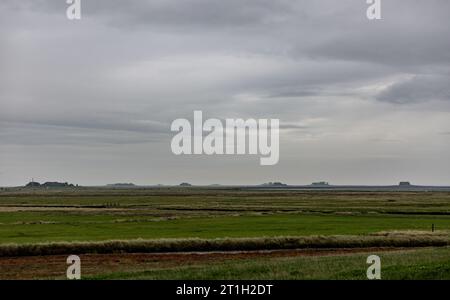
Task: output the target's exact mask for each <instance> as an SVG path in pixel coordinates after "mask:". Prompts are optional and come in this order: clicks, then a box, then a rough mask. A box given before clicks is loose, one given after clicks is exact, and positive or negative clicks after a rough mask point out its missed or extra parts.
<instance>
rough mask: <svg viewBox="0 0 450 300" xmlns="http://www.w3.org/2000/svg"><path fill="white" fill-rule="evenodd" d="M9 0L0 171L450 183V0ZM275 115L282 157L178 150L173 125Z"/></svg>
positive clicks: (91, 177) (4, 22) (199, 179)
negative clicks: (374, 2)
mask: <svg viewBox="0 0 450 300" xmlns="http://www.w3.org/2000/svg"><path fill="white" fill-rule="evenodd" d="M365 2H366V1H361V0H349V1H334V0H314V1H313V0H304V1H294V0H292V1H289V0H281V1H271V0H261V1H251V0H248V1H242V0H230V1H222V0H185V1H180V0H149V1H138V0H130V1H119V0H108V1H106V0H96V1H85V0H84V1H82V20H80V21H75V22H73V21H72V22H71V21H69V20H67V19H66V16H65V9H66V7H67V4H66V3H65V1H63V0H61V1H59V0H58V1H54V0H39V1H36V0H34V1H32V0H21V1H13V0H4V1H2V2H1V3H0V45H1V47H0V70H1V72H0V149H1V150H0V151H1V152H0V167H1V170H0V185H17V184H22V183H24V182H25V181H26V180H28V179H29V177H34V178H36V179H39V178H41V180H63V179H64V180H65V181H72V182H75V183H80V184H103V183H110V182H115V181H126V182H128V181H135V182H136V183H141V184H156V183H178V182H181V181H191V182H193V183H199V184H200V183H242V182H245V183H260V182H265V181H286V182H288V183H292V184H296V183H298V184H301V183H309V182H310V181H315V180H326V181H330V182H332V183H337V184H339V183H342V184H343V183H361V184H386V183H396V182H397V181H400V180H411V181H413V182H417V183H423V184H450V171H449V170H450V168H448V167H445V166H448V165H450V154H449V153H450V152H449V151H448V150H449V149H450V139H449V136H448V135H447V134H443V133H445V132H448V131H450V118H449V117H450V89H449V86H450V85H449V82H450V51H449V50H450V39H448V37H449V36H450V21H449V19H448V11H450V2H449V1H446V0H431V1H421V0H398V1H383V3H382V13H383V19H382V20H380V21H375V22H373V21H369V20H367V19H366V8H367V4H366V3H365ZM194 110H202V111H203V112H204V114H205V116H206V117H216V118H220V119H225V118H279V119H280V122H281V129H282V132H281V136H280V137H281V156H280V163H279V164H278V165H277V166H275V167H271V168H260V167H259V165H258V163H257V158H256V157H248V156H244V157H175V156H173V155H172V153H171V152H170V139H171V137H172V135H171V132H170V123H171V122H172V121H173V120H174V119H176V118H191V119H192V113H193V111H194Z"/></svg>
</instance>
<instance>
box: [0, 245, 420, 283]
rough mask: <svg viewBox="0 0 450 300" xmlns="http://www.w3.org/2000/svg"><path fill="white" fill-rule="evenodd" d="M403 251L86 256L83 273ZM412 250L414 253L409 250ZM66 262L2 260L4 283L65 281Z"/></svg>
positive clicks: (63, 259) (58, 259)
mask: <svg viewBox="0 0 450 300" xmlns="http://www.w3.org/2000/svg"><path fill="white" fill-rule="evenodd" d="M399 250H405V249H404V248H352V249H302V250H275V251H243V252H203V253H202V252H195V253H136V254H85V255H80V258H81V268H82V273H83V274H84V275H95V274H103V273H109V272H127V271H140V270H146V269H147V270H148V269H153V268H170V267H177V266H185V265H196V264H206V263H215V262H220V261H225V260H237V259H251V258H275V257H296V256H331V255H349V254H355V253H368V252H369V253H374V252H382V251H383V252H384V251H399ZM408 250H413V249H411V248H408ZM66 258H67V256H64V255H55V256H28V257H3V258H2V257H0V279H2V280H4V279H45V278H60V279H64V278H65V274H66V269H67V265H66Z"/></svg>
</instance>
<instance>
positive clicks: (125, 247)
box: [0, 233, 450, 256]
mask: <svg viewBox="0 0 450 300" xmlns="http://www.w3.org/2000/svg"><path fill="white" fill-rule="evenodd" d="M447 245H450V238H449V235H448V233H441V234H407V233H385V234H377V235H369V236H306V237H267V238H235V239H231V238H227V239H156V240H128V241H119V240H115V241H104V242H74V243H38V244H3V245H0V256H33V255H59V254H85V253H150V252H190V251H191V252H192V251H205V252H206V251H250V250H279V249H307V248H364V247H430V246H447Z"/></svg>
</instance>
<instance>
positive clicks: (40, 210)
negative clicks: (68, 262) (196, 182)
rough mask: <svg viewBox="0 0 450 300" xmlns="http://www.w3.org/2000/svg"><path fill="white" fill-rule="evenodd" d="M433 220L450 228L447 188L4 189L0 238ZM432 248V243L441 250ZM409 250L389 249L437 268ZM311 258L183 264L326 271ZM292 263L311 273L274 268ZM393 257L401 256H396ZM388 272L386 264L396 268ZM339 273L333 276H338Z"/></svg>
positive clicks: (257, 230) (357, 227)
mask: <svg viewBox="0 0 450 300" xmlns="http://www.w3.org/2000/svg"><path fill="white" fill-rule="evenodd" d="M432 224H434V227H435V229H436V230H437V231H439V232H446V233H448V232H450V193H449V192H344V191H289V190H277V191H255V190H240V189H205V188H191V189H181V188H161V189H129V190H126V189H123V190H122V189H100V188H80V189H64V190H43V189H9V190H3V191H0V247H1V246H3V245H6V244H27V245H30V244H35V243H53V242H80V241H83V242H102V241H109V240H135V239H143V240H158V239H168V238H169V239H170V238H177V239H187V238H201V239H217V238H259V237H273V238H276V237H281V236H293V237H303V236H335V235H343V236H346V235H349V236H350V235H352V236H362V237H364V236H368V235H373V234H375V233H379V232H392V231H402V232H407V231H415V232H422V233H426V232H428V233H431V228H432ZM420 251H421V250H420ZM427 251H429V252H430V251H431V252H430V253H434V252H433V251H434V250H427ZM436 251H437V252H436V253H439V255H437V254H436V256H433V255H431V256H430V257H431V258H432V260H433V261H428V264H427V265H426V266H424V268H425V269H424V270H428V269H436V272H440V271H439V270H441V271H442V270H443V271H442V272H443V273H442V274H447V275H445V276H447V277H449V276H448V272H447V271H448V260H447V262H446V264H444V265H443V268H444V269H442V268H441V267H439V264H441V262H442V260H445V258H448V257H449V252H448V249H447V250H443V249H439V250H436ZM412 253H413V252H405V253H403V254H401V255H400V254H398V255H400V256H396V255H397V254H395V253H392V255H393V256H392V257H393V259H394V258H395V259H400V258H401V259H402V260H405V261H407V260H408V259H412V260H408V261H410V262H411V263H413V266H412V267H410V266H406V267H405V268H412V270H413V271H414V272H413V273H415V274H419V275H417V276H419V277H420V276H424V277H427V276H431V275H425V273H424V272H425V271H424V272H418V271H417V270H418V269H414V265H417V266H418V265H419V263H418V262H419V260H420V259H421V258H420V259H419V257H422V256H420V255H419V254H420V253H422V252H417V253H416V252H414V253H416V254H412ZM423 253H427V252H426V251H425V252H423ZM355 255H356V254H355ZM389 255H391V254H388V256H387V257H391V256H389ZM402 255H403V256H402ZM356 256H357V255H356ZM410 256H412V258H411V257H410ZM434 258H436V259H434ZM308 259H309V258H292V261H290V260H289V259H278V258H274V259H272V260H270V262H268V263H267V264H261V263H260V262H258V261H257V260H255V259H253V260H250V261H247V262H245V264H242V265H241V264H238V265H233V262H232V261H231V262H228V263H227V264H224V265H216V264H213V266H211V265H210V266H208V270H199V269H198V268H200V269H202V268H201V266H200V267H195V268H192V269H189V270H185V271H186V273H183V274H187V275H186V276H187V278H191V277H192V278H200V277H202V276H205V278H210V277H211V278H215V277H216V275H217V274H219V275H220V274H222V275H224V276H225V275H226V274H229V276H230V278H231V277H232V278H247V277H246V276H247V275H251V274H255V276H256V277H257V278H259V277H258V276H260V275H257V274H258V270H259V269H258V268H259V267H261V268H269V267H270V268H274V273H273V276H274V278H289V279H292V278H300V277H301V278H322V277H323V276H328V275H326V272H325V273H324V272H319V273H317V274H316V273H314V272H313V271H308V270H309V269H308V268H307V267H305V268H303V267H304V265H307V264H308ZM315 259H316V260H314V262H315V263H317V264H318V266H321V265H327V264H328V265H330V266H331V265H333V264H338V265H339V264H344V262H345V264H347V262H348V261H349V260H352V258H351V257H350V256H345V257H342V258H339V259H338V258H337V257H324V258H315ZM414 259H417V263H414V262H415V260H414ZM341 260H342V262H340V261H341ZM434 260H435V261H434ZM399 263H400V260H399ZM290 264H292V265H294V266H297V265H298V267H299V268H301V269H302V268H303V269H305V270H306V271H305V272H307V273H308V274H310V276H309V277H308V276H307V274H306V273H304V274H303V273H302V274H298V275H296V274H293V273H292V272H287V273H280V274H278V273H279V272H278V271H276V266H277V265H280V268H284V267H283V266H284V265H286V267H288V266H289V265H290ZM392 265H395V263H394V261H393V262H392ZM258 266H259V267H258ZM349 266H351V264H350V265H349ZM386 266H389V264H388V265H386ZM243 268H244V269H245V270H244V269H243ZM320 268H321V267H320ZM320 268H319V269H320ZM203 269H204V268H203ZM255 270H256V271H255ZM262 270H264V269H262ZM405 270H406V269H405ZM408 270H409V269H408ZM185 271H183V272H185ZM351 271H352V270H351V269H347V268H344V269H343V271H342V272H344V273H342V274H350V275H345V276H344V275H342V276H343V277H345V278H353V277H352V276H351V274H352V273H351ZM155 272H156V271H155ZM177 272H178V271H177V270H175V269H174V270H166V271H164V272H163V273H161V275H158V276H167V277H168V278H169V277H174V278H176V277H177V276H178V275H177ZM255 272H256V273H255ZM386 272H387V274H389V269H387V270H386ZM405 272H406V271H405ZM427 272H428V271H427ZM154 274H155V273H154V272H153V271H152V270H146V271H145V272H144V273H142V274H134V273H133V274H132V275H129V274H122V275H121V274H116V275H114V276H119V277H122V276H123V277H124V278H128V277H129V276H131V277H133V278H134V277H138V278H141V277H143V278H153V277H154ZM164 274H166V275H164ZM214 274H216V275H214ZM239 274H241V275H242V276H241V275H239ZM268 274H272V273H270V272H268ZM420 274H422V275H420ZM426 274H431V273H426ZM439 274H441V273H439ZM442 274H441V275H442ZM441 275H439V276H441ZM217 276H218V275H217ZM227 276H228V275H227ZM267 276H272V275H267ZM321 276H322V277H321ZM336 276H337V275H336ZM336 276H330V278H340V277H336ZM339 276H340V275H339ZM346 276H347V277H346ZM436 276H438V275H436ZM439 276H438V277H439ZM442 276H444V275H442ZM219 277H220V276H219ZM225 277H226V276H225ZM158 278H159V277H158ZM227 278H228V277H227ZM268 278H270V277H268ZM393 278H395V276H394V275H393Z"/></svg>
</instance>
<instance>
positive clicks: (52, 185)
mask: <svg viewBox="0 0 450 300" xmlns="http://www.w3.org/2000/svg"><path fill="white" fill-rule="evenodd" d="M42 187H44V188H66V187H74V185H73V184H69V183H67V182H46V183H44V184H43V185H42Z"/></svg>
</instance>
